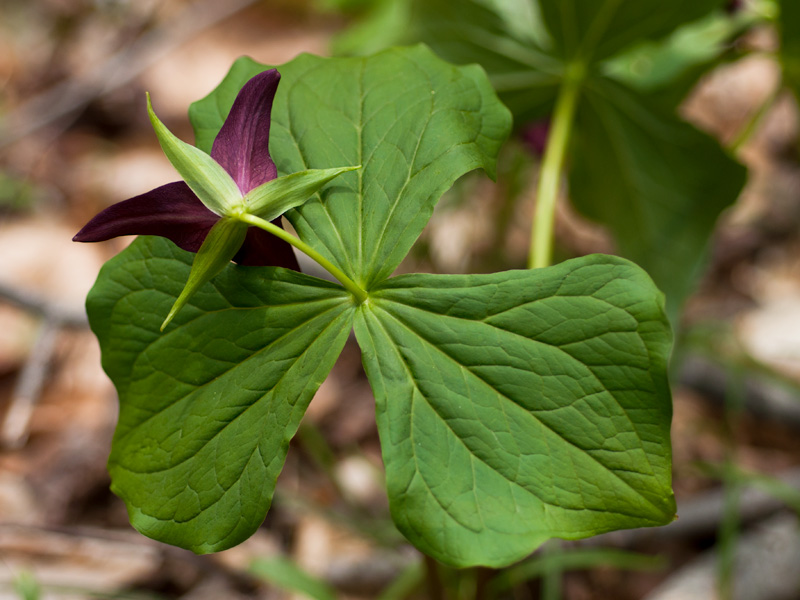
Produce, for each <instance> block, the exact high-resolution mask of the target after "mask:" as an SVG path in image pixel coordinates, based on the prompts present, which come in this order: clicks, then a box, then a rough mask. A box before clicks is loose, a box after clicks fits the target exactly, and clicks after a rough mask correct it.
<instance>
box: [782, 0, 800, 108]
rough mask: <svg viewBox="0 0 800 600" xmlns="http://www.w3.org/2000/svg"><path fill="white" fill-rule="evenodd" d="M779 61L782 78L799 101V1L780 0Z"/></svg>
mask: <svg viewBox="0 0 800 600" xmlns="http://www.w3.org/2000/svg"><path fill="white" fill-rule="evenodd" d="M779 27H780V33H781V62H782V63H783V80H784V82H785V83H786V85H787V86H789V88H791V90H792V91H793V92H794V95H795V97H796V98H797V101H798V102H800V3H799V2H797V0H780V24H779Z"/></svg>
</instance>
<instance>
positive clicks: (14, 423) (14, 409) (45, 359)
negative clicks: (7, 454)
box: [0, 319, 60, 448]
mask: <svg viewBox="0 0 800 600" xmlns="http://www.w3.org/2000/svg"><path fill="white" fill-rule="evenodd" d="M59 330H60V327H59V323H58V322H56V321H54V320H52V319H45V320H44V322H43V323H42V326H41V328H40V329H39V335H38V336H37V338H36V342H35V343H34V345H33V349H32V350H31V355H30V358H29V359H28V361H27V362H26V363H25V366H24V367H23V369H22V372H21V373H20V375H19V379H17V384H16V386H15V387H14V393H13V395H12V397H11V404H10V405H9V407H8V411H7V412H6V416H5V419H3V424H2V428H0V445H2V446H3V447H5V448H20V447H22V446H24V445H25V442H26V441H27V439H28V431H29V425H30V421H31V416H32V415H33V409H34V407H35V406H36V401H37V400H38V399H39V395H40V394H41V392H42V388H43V387H44V382H45V379H46V378H47V371H48V368H49V366H50V361H51V359H52V357H53V353H54V351H55V347H56V339H57V337H58V332H59Z"/></svg>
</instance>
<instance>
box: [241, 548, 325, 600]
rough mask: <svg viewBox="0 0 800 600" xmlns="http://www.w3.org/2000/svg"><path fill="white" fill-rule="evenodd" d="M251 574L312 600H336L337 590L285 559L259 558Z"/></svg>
mask: <svg viewBox="0 0 800 600" xmlns="http://www.w3.org/2000/svg"><path fill="white" fill-rule="evenodd" d="M249 570H250V573H252V574H253V575H255V576H256V577H259V578H261V579H263V580H264V581H268V582H269V583H271V584H272V585H275V586H277V587H279V588H281V589H283V590H286V591H289V592H296V593H298V594H300V595H301V596H303V597H305V598H311V600H336V590H334V589H333V588H331V587H330V586H329V585H328V584H327V583H325V582H324V581H321V580H319V579H317V578H316V577H312V576H311V575H309V574H308V573H306V572H305V571H303V570H302V569H301V568H300V567H299V566H297V565H296V564H295V563H293V562H292V561H291V560H288V559H286V558H283V557H278V556H276V557H272V558H258V559H256V560H255V561H253V564H252V565H251V566H250V569H249Z"/></svg>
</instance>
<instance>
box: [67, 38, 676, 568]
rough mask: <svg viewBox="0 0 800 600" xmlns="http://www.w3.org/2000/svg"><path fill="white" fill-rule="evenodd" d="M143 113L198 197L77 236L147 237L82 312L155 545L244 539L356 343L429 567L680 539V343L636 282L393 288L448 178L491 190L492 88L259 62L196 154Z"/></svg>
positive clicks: (488, 278) (657, 300) (495, 125)
mask: <svg viewBox="0 0 800 600" xmlns="http://www.w3.org/2000/svg"><path fill="white" fill-rule="evenodd" d="M279 74H280V75H279ZM279 78H280V85H278V81H279ZM148 110H149V111H150V118H151V120H152V122H153V126H154V128H155V131H156V134H157V136H158V139H159V141H160V143H161V145H162V148H163V149H164V152H165V154H166V155H167V157H168V158H169V160H170V161H171V162H172V164H173V165H174V166H175V168H176V170H177V171H178V173H179V174H180V176H181V177H182V178H183V181H182V182H177V183H169V184H167V185H164V186H162V187H159V188H157V189H155V190H153V191H151V192H148V193H146V194H143V195H142V196H137V197H136V198H132V199H130V200H126V201H124V202H121V203H119V204H117V205H114V206H111V207H110V208H108V209H106V210H105V211H103V212H102V213H100V214H99V215H98V216H97V217H95V218H94V219H93V220H92V221H91V222H90V223H89V224H87V225H86V227H85V228H84V229H83V230H81V232H80V233H79V234H78V236H76V239H77V240H79V241H99V240H104V239H108V238H110V237H114V236H117V235H129V234H139V235H140V237H139V238H138V239H137V240H136V241H135V242H134V243H133V244H131V245H130V246H129V247H128V248H127V249H126V250H124V251H123V252H121V253H120V254H119V255H118V256H116V257H115V258H113V259H111V260H110V261H109V262H108V263H107V264H106V265H105V266H104V268H103V269H102V271H101V273H100V275H99V278H98V280H97V283H96V285H95V286H94V288H93V289H92V291H91V293H90V295H89V298H88V301H87V307H88V312H89V316H90V321H91V325H92V328H93V331H94V332H95V334H96V335H97V337H98V339H99V341H100V345H101V349H102V356H103V366H104V368H105V370H106V372H107V373H108V374H109V376H110V377H111V379H112V380H113V381H114V383H115V385H116V388H117V391H118V393H119V400H120V413H119V424H118V426H117V430H116V433H115V436H114V440H113V445H112V451H111V457H110V460H109V469H110V472H111V477H112V488H113V490H114V492H115V493H116V494H118V495H119V496H120V497H122V498H123V499H124V501H125V503H126V505H127V507H128V512H129V515H130V519H131V522H132V524H133V526H134V527H136V528H137V529H138V530H139V531H141V532H142V533H143V534H145V535H148V536H150V537H153V538H155V539H158V540H162V541H164V542H167V543H170V544H174V545H177V546H181V547H184V548H188V549H191V550H193V551H195V552H215V551H219V550H224V549H226V548H230V547H231V546H234V545H236V544H238V543H240V542H242V541H243V540H245V539H246V538H247V537H249V536H250V535H252V534H253V532H254V531H255V530H256V529H257V528H258V527H259V526H260V525H261V523H262V521H263V520H264V517H265V515H266V514H267V511H268V509H269V507H270V503H271V500H272V497H273V493H274V490H275V482H276V479H277V477H278V475H279V473H280V471H281V468H282V466H283V463H284V459H285V457H286V452H287V449H288V446H289V441H290V440H291V438H292V436H293V435H294V434H295V432H296V431H297V428H298V426H299V424H300V420H301V419H302V417H303V414H304V412H305V410H306V407H307V406H308V404H309V402H310V401H311V399H312V398H313V396H314V393H315V392H316V390H317V389H318V387H319V386H320V384H321V383H322V381H323V380H324V379H325V378H326V376H327V375H328V373H329V371H330V370H331V368H332V366H333V364H334V362H335V361H336V359H337V357H338V356H339V354H340V353H341V351H342V349H343V347H344V344H345V342H346V340H347V339H348V337H349V335H350V333H351V331H353V330H354V331H355V337H356V340H357V342H358V344H359V346H360V347H361V352H362V358H363V364H364V368H365V370H366V374H367V377H368V379H369V381H370V384H371V386H372V389H373V391H374V395H375V402H376V416H377V425H378V432H379V435H380V441H381V448H382V454H383V460H384V464H385V469H386V488H387V492H388V496H389V502H390V509H391V514H392V517H393V519H394V522H395V523H396V525H397V527H398V528H399V530H400V531H401V532H402V533H403V534H404V535H405V536H406V537H407V538H408V540H409V541H410V542H411V543H412V544H414V545H415V546H416V547H417V548H419V549H420V550H421V551H422V552H424V553H426V554H428V555H429V556H431V557H433V558H435V559H437V560H439V561H442V562H444V563H447V564H450V565H454V566H457V567H467V566H473V565H488V566H504V565H508V564H510V563H512V562H514V561H517V560H519V559H521V558H523V557H525V556H526V555H527V554H529V553H530V552H532V551H533V550H534V549H536V548H537V547H538V546H539V545H540V544H542V543H543V542H544V541H546V540H548V539H550V538H562V539H579V538H585V537H588V536H592V535H596V534H599V533H602V532H607V531H611V530H616V529H621V528H630V527H642V526H655V525H663V524H666V523H669V522H670V521H672V520H673V519H674V517H675V503H674V499H673V495H672V491H671V475H670V467H671V462H670V443H669V427H670V418H671V401H670V392H669V386H668V381H667V358H668V354H669V351H670V347H671V333H670V328H669V324H668V321H667V318H666V317H665V313H664V300H663V295H662V294H661V292H659V290H658V289H657V288H656V287H655V285H654V284H653V282H652V281H651V279H650V277H649V276H648V275H647V274H646V273H645V272H644V271H643V270H642V269H641V268H639V267H638V266H636V265H635V264H633V263H631V262H629V261H627V260H625V259H623V258H618V257H613V256H605V255H591V256H585V257H582V258H577V259H573V260H569V261H566V262H563V263H561V264H557V265H554V266H546V265H541V268H534V269H529V270H519V271H506V272H501V273H494V274H488V275H431V274H404V275H397V276H392V275H393V273H394V272H395V270H396V269H397V267H398V266H399V265H400V263H401V261H402V260H403V258H404V257H405V256H406V255H407V254H408V252H409V251H410V249H411V247H412V245H413V244H414V242H415V241H416V239H417V238H418V236H419V235H420V233H421V232H422V230H423V228H424V227H425V224H426V223H427V221H428V220H429V218H430V216H431V214H432V211H433V208H434V205H435V204H436V202H437V201H438V199H439V198H440V197H441V196H442V194H443V193H444V192H445V191H447V190H448V189H449V188H450V187H451V186H452V185H453V183H454V182H455V181H456V179H458V178H459V177H461V176H462V175H463V174H465V173H467V172H469V171H472V170H475V169H483V170H484V171H485V172H486V173H487V174H488V175H489V176H490V177H493V176H494V174H495V171H496V159H497V154H498V151H499V149H500V146H501V144H502V143H503V141H504V140H505V139H506V138H507V136H508V135H509V132H510V128H511V114H510V112H509V111H508V109H507V108H506V107H505V106H504V105H503V104H502V103H501V102H500V101H499V100H498V98H497V96H496V94H495V91H494V89H493V88H492V86H491V84H490V82H489V80H488V78H487V76H486V74H485V72H484V70H483V69H482V68H480V67H478V66H476V65H471V66H461V67H457V66H453V65H451V64H449V63H447V62H444V61H443V60H442V59H440V58H438V57H437V56H436V55H434V54H433V53H432V52H431V51H430V50H429V49H428V48H427V47H425V46H414V47H407V48H394V49H389V50H386V51H383V52H380V53H378V54H374V55H371V56H367V57H359V58H335V59H326V58H319V57H316V56H311V55H301V56H299V57H298V58H296V59H294V60H292V61H291V62H289V63H286V64H284V65H282V66H279V67H277V69H275V68H270V67H268V66H266V65H261V64H259V63H256V62H254V61H252V60H250V59H247V58H243V59H240V60H238V61H237V62H236V63H235V64H234V65H233V67H232V69H231V71H230V72H229V74H228V75H227V76H226V77H225V79H224V80H223V81H222V83H221V84H220V85H219V87H217V89H215V90H214V91H213V92H212V93H211V94H210V95H209V96H208V97H206V98H204V99H202V100H200V101H199V102H196V103H195V104H193V105H192V107H191V108H190V111H189V116H190V119H191V121H192V124H193V126H194V129H195V134H196V144H197V145H196V147H195V146H191V145H188V144H186V143H184V142H182V141H180V140H178V139H177V138H175V137H174V136H173V135H172V134H171V133H169V131H167V129H166V128H165V127H164V125H163V124H161V122H160V121H159V120H158V119H157V118H156V116H155V114H154V113H153V111H152V108H151V107H150V105H149V102H148ZM281 217H283V218H285V219H286V220H287V221H288V222H289V223H290V224H291V225H292V228H293V230H294V232H292V233H290V232H288V231H286V230H284V229H283V228H282V227H281V225H280V220H279V219H280V218H281ZM549 226H550V227H552V223H551V224H550V225H549ZM291 246H294V248H295V249H297V250H299V251H300V252H302V253H304V254H305V255H307V256H308V257H309V258H311V259H312V260H314V261H316V262H317V263H318V264H319V265H320V266H321V267H322V268H323V269H325V270H326V271H328V272H329V273H330V274H331V276H332V277H331V280H323V279H318V278H315V277H311V276H309V275H306V274H303V273H301V272H299V270H298V268H297V263H296V262H295V260H294V255H293V254H292V248H291ZM231 261H233V262H231Z"/></svg>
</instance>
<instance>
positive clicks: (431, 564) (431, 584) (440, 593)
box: [424, 554, 445, 600]
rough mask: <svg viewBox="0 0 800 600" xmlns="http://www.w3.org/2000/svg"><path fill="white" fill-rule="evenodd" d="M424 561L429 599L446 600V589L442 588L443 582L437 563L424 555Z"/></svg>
mask: <svg viewBox="0 0 800 600" xmlns="http://www.w3.org/2000/svg"><path fill="white" fill-rule="evenodd" d="M424 559H425V581H426V583H427V588H428V598H429V599H430V600H445V596H444V588H443V587H442V580H441V579H440V578H439V568H438V566H437V564H436V561H435V560H434V559H433V558H431V557H430V556H428V555H427V554H425V555H424Z"/></svg>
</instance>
